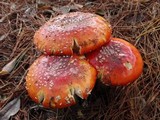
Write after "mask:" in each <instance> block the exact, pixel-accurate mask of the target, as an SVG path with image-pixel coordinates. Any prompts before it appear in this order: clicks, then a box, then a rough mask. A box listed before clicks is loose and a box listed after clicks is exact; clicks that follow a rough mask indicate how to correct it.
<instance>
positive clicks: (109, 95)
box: [0, 0, 160, 120]
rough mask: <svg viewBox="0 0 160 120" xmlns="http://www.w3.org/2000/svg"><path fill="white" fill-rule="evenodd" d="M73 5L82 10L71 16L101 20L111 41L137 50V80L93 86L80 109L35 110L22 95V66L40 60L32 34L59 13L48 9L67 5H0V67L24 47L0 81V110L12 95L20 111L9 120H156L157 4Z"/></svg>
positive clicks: (117, 0) (63, 1)
mask: <svg viewBox="0 0 160 120" xmlns="http://www.w3.org/2000/svg"><path fill="white" fill-rule="evenodd" d="M39 1H41V3H39ZM74 3H75V4H79V5H82V6H80V7H78V9H76V11H82V12H91V13H97V14H100V15H102V16H103V17H105V18H106V19H107V20H108V21H109V22H110V23H111V25H112V27H113V36H114V37H119V38H122V39H125V40H127V41H128V42H130V43H132V44H134V45H135V46H136V47H137V48H138V49H139V50H140V53H141V55H142V57H143V60H144V70H143V74H142V75H141V77H140V78H139V79H138V80H137V81H135V82H134V83H132V84H129V85H128V86H125V87H113V86H108V87H106V86H103V85H102V84H101V83H100V82H99V81H97V84H96V86H95V88H94V90H93V91H92V94H91V95H90V96H89V98H88V100H87V103H88V105H87V107H85V108H84V107H82V108H80V106H78V105H77V106H73V107H70V108H65V109H60V110H57V109H54V110H53V109H52V110H51V109H46V108H43V107H40V106H38V105H37V104H35V103H34V102H33V101H32V100H31V99H30V98H29V96H28V94H27V92H26V89H25V77H24V75H25V73H26V72H27V69H28V67H29V66H30V65H31V64H32V63H33V61H34V60H35V59H36V58H37V57H38V56H39V55H40V53H39V52H38V51H36V50H35V46H34V45H33V43H32V40H33V35H34V33H35V31H36V30H37V29H38V28H39V27H40V26H41V25H43V24H44V23H45V22H46V21H47V20H49V19H50V18H52V17H55V16H57V15H59V14H62V13H63V12H59V11H56V10H54V9H53V8H58V9H59V8H61V7H63V6H67V5H69V4H70V1H67V0H54V1H51V0H38V1H37V0H25V1H23V0H14V2H13V0H1V1H0V27H1V29H0V36H1V40H0V68H1V69H2V68H3V66H5V65H7V63H8V61H9V60H12V58H14V56H17V55H18V54H19V53H20V52H21V51H23V50H24V49H26V48H28V51H27V52H26V53H25V57H24V58H23V59H21V60H20V61H19V65H18V66H17V67H15V68H14V69H13V70H12V72H11V73H10V74H9V75H7V76H2V77H0V109H2V106H4V105H6V104H7V103H8V101H11V99H12V98H13V97H14V96H15V95H17V94H18V95H19V94H20V93H24V94H23V95H22V97H23V100H22V103H23V104H21V110H20V111H19V112H18V113H17V114H16V115H14V116H12V118H13V119H16V120H18V119H21V120H23V119H24V120H25V119H29V120H37V119H38V120H47V119H48V120H51V119H54V120H75V119H85V120H94V119H95V120H97V119H101V120H106V119H108V120H110V119H111V120H119V119H122V120H159V119H160V109H159V108H160V104H159V101H160V94H159V90H160V62H159V61H160V39H159V38H160V14H159V13H160V1H159V0H128V1H127V0H80V1H76V0H75V1H74ZM67 12H70V11H67ZM3 35H4V36H3ZM129 67H130V66H129ZM15 88H16V90H15ZM82 102H83V101H80V102H79V103H80V104H81V103H82ZM79 109H80V110H81V112H82V113H83V117H81V118H80V117H79V115H78V114H77V113H78V111H79ZM80 116H81V115H80Z"/></svg>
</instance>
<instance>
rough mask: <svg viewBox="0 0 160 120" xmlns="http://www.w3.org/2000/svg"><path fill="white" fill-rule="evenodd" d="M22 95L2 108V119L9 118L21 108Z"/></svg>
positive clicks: (0, 117) (7, 119) (0, 115)
mask: <svg viewBox="0 0 160 120" xmlns="http://www.w3.org/2000/svg"><path fill="white" fill-rule="evenodd" d="M20 102H21V101H20V97H18V98H15V99H14V100H12V101H10V102H9V103H8V104H7V105H6V106H5V107H4V108H2V110H0V120H9V118H10V117H11V116H13V115H15V114H16V113H17V112H18V111H19V110H20Z"/></svg>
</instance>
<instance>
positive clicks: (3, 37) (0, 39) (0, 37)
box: [0, 33, 8, 41]
mask: <svg viewBox="0 0 160 120" xmlns="http://www.w3.org/2000/svg"><path fill="white" fill-rule="evenodd" d="M7 36H8V33H7V34H4V35H2V36H0V41H2V40H4V39H5V38H6V37H7Z"/></svg>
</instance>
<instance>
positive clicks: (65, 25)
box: [34, 12, 111, 55]
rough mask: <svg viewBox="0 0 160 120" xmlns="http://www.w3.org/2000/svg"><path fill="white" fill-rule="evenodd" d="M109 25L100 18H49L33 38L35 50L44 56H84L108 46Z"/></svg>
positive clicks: (76, 15) (73, 15) (81, 15)
mask: <svg viewBox="0 0 160 120" xmlns="http://www.w3.org/2000/svg"><path fill="white" fill-rule="evenodd" d="M110 36H111V25H110V24H109V23H108V22H107V21H106V20H105V19H104V18H102V17H101V16H98V15H96V14H91V13H83V12H72V13H67V14H64V15H59V16H57V17H54V18H52V19H51V20H49V21H48V22H47V23H45V24H44V25H43V26H41V27H40V29H39V30H37V31H36V33H35V35H34V44H35V45H36V47H37V48H38V49H39V50H40V51H42V52H44V53H46V54H48V55H51V54H54V55H72V54H73V53H77V54H81V55H82V54H84V53H87V52H90V51H92V50H95V49H97V48H99V47H101V46H102V45H104V44H105V43H107V42H109V40H110Z"/></svg>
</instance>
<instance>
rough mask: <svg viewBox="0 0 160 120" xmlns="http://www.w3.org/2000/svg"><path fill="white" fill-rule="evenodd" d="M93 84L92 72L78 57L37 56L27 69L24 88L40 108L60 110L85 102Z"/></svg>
mask: <svg viewBox="0 0 160 120" xmlns="http://www.w3.org/2000/svg"><path fill="white" fill-rule="evenodd" d="M95 82H96V70H95V68H94V67H92V66H91V65H90V64H89V63H88V62H87V61H86V60H84V59H83V58H82V57H77V56H45V55H42V56H40V57H39V58H38V59H37V60H36V61H35V62H34V63H33V64H32V65H31V67H30V68H29V71H28V74H27V76H26V89H27V91H28V93H29V96H30V97H31V98H32V99H33V100H34V101H35V102H37V103H41V104H42V105H43V106H44V107H51V108H64V107H68V106H71V105H74V104H75V103H76V101H75V96H78V97H80V98H82V99H87V97H88V95H89V94H90V92H91V91H92V89H93V87H94V85H95Z"/></svg>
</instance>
